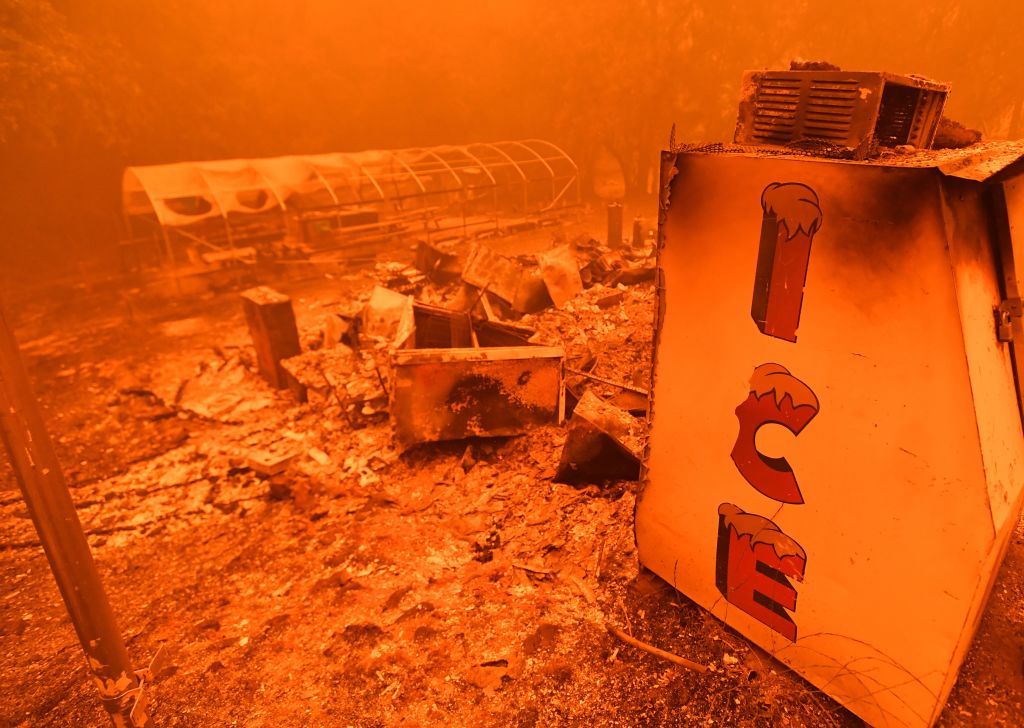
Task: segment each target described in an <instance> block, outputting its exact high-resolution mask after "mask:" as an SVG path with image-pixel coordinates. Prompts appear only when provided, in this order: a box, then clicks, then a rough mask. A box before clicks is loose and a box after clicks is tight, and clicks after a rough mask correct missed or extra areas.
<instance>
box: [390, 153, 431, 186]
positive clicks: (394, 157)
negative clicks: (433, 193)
mask: <svg viewBox="0 0 1024 728" xmlns="http://www.w3.org/2000/svg"><path fill="white" fill-rule="evenodd" d="M398 151H404V150H401V149H400V150H398ZM387 154H388V156H389V157H391V158H392V159H394V160H395V161H396V162H398V163H399V164H400V165H402V166H403V167H405V171H406V172H408V173H409V174H411V175H412V178H413V179H414V180H416V184H417V185H418V186H419V188H420V192H422V193H423V194H427V187H426V185H424V184H423V180H421V179H420V176H419V175H418V174H416V172H415V171H414V170H413V168H412V167H410V166H409V165H408V164H406V163H405V162H404V161H403V160H402V158H401V157H399V156H398V154H396V153H395V152H393V151H391V150H388V151H387Z"/></svg>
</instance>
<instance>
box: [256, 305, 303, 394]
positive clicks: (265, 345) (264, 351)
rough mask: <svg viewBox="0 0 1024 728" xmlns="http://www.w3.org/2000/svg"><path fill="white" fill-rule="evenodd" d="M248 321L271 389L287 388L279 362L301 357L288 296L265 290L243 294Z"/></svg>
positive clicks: (257, 358) (258, 358) (261, 372)
mask: <svg viewBox="0 0 1024 728" xmlns="http://www.w3.org/2000/svg"><path fill="white" fill-rule="evenodd" d="M242 304H243V307H244V309H245V320H246V322H247V323H248V324H249V333H250V334H251V335H252V343H253V346H254V347H255V348H256V361H257V363H258V365H259V369H260V374H262V375H263V378H264V379H266V380H267V381H268V382H269V383H270V384H271V385H272V386H274V387H277V388H278V389H283V388H284V387H285V384H286V383H285V376H284V371H283V370H282V369H281V366H280V362H281V360H282V359H287V358H288V357H290V356H295V355H296V354H298V353H299V351H300V349H299V332H298V329H297V328H296V326H295V313H294V312H293V311H292V301H291V299H290V298H289V297H288V296H285V295H284V294H282V293H278V292H277V291H275V290H273V289H272V288H267V287H265V286H263V287H259V288H250V289H249V290H247V291H244V292H243V293H242Z"/></svg>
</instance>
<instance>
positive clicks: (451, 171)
mask: <svg viewBox="0 0 1024 728" xmlns="http://www.w3.org/2000/svg"><path fill="white" fill-rule="evenodd" d="M406 151H410V152H413V151H415V152H422V153H424V154H429V155H430V156H431V157H433V158H434V159H436V160H437V161H438V162H440V163H441V164H442V165H443V166H444V168H445V169H447V170H448V173H449V174H451V176H452V177H454V178H455V181H456V182H457V183H458V184H459V188H460V189H462V188H465V186H466V184H465V183H464V182H463V181H462V177H460V176H459V174H458V172H456V171H455V169H454V168H453V167H452V166H451V165H450V164H448V162H446V161H444V159H442V158H441V157H440V156H439V155H438V154H437V152H434V151H431V150H430V149H423V148H420V147H417V148H416V149H409V150H406ZM448 191H449V190H445V192H448Z"/></svg>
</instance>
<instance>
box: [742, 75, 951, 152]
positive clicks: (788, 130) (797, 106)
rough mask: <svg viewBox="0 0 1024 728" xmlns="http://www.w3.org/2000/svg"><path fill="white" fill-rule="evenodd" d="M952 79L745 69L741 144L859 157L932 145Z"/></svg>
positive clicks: (926, 147)
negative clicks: (882, 150)
mask: <svg viewBox="0 0 1024 728" xmlns="http://www.w3.org/2000/svg"><path fill="white" fill-rule="evenodd" d="M948 95H949V86H948V85H947V84H944V83H940V82H937V81H930V80H928V79H926V78H922V77H920V76H898V75H895V74H891V73H874V72H848V71H807V70H801V71H748V72H747V73H745V74H744V76H743V90H742V98H741V101H740V112H739V119H738V121H737V124H736V137H735V139H736V142H737V143H738V144H756V145H765V144H772V145H783V146H788V147H798V148H799V147H802V146H804V147H807V148H812V149H815V150H821V149H822V148H826V149H834V150H835V151H837V152H838V153H839V154H838V156H845V157H852V158H854V159H864V158H865V157H867V156H869V155H870V154H871V152H872V151H873V150H874V149H875V148H876V147H879V146H880V147H898V146H902V145H909V146H912V147H916V148H918V149H929V148H930V147H931V145H932V141H933V140H934V138H935V130H936V128H937V127H938V124H939V119H940V118H941V117H942V108H943V106H944V105H945V103H946V97H947V96H948Z"/></svg>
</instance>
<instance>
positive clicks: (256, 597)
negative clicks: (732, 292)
mask: <svg viewBox="0 0 1024 728" xmlns="http://www.w3.org/2000/svg"><path fill="white" fill-rule="evenodd" d="M579 232H580V231H578V230H571V231H567V233H566V234H570V233H571V234H578V233H579ZM496 245H498V244H497V243H496ZM501 245H502V246H504V252H507V253H510V254H511V253H522V252H531V251H535V250H540V249H543V248H545V247H547V246H548V245H550V235H548V234H544V235H535V236H533V237H529V236H526V237H520V238H514V239H509V240H506V241H502V242H501ZM411 255H412V254H411V252H410V251H409V250H408V249H405V248H402V249H399V250H397V251H395V252H394V253H393V254H391V255H389V256H388V257H389V259H391V260H393V261H395V263H396V264H394V265H377V266H372V265H371V266H368V267H365V268H362V269H358V270H338V271H334V272H330V273H328V274H326V275H325V274H323V273H319V274H317V275H315V276H312V277H306V278H304V279H300V278H296V277H292V278H289V279H285V280H278V281H274V280H271V281H263V282H265V283H268V284H271V285H273V286H274V287H275V288H277V289H278V290H281V291H282V292H284V293H287V294H288V295H290V296H291V297H292V300H293V302H294V306H295V311H296V316H297V319H298V327H299V332H300V336H301V340H302V342H303V345H304V348H306V349H307V350H309V349H312V350H314V351H316V350H318V349H319V347H322V344H323V331H324V328H325V322H326V320H327V318H329V317H330V316H331V315H333V314H334V313H335V312H337V311H342V310H351V309H352V307H353V306H358V305H359V304H361V303H362V302H365V301H366V300H367V298H368V297H369V294H370V291H371V290H372V289H373V287H374V286H375V285H378V284H381V283H384V284H387V285H395V281H396V278H397V279H402V276H403V275H404V274H403V273H402V271H405V270H406V268H405V266H407V264H408V263H409V262H410V261H411ZM379 262H381V263H383V262H385V261H384V260H383V259H382V260H381V261H379ZM399 282H401V281H399ZM405 283H407V284H409V285H411V286H413V287H416V288H418V291H417V295H418V297H419V298H422V299H424V300H428V301H430V302H432V303H442V304H443V303H447V302H449V301H450V300H452V297H453V295H454V292H453V290H452V289H445V288H444V287H439V286H434V285H431V284H429V283H426V284H425V285H426V288H423V287H420V283H422V282H418V281H415V280H413V281H409V280H408V278H406V279H405ZM616 292H621V298H619V297H618V295H617V293H616ZM72 293H73V294H74V295H73V296H72V297H70V298H68V297H63V298H57V297H50V298H37V299H36V300H34V301H32V302H30V303H23V304H21V305H19V306H18V307H17V309H16V313H17V318H16V322H17V324H18V335H19V338H20V340H21V342H22V347H23V351H24V354H25V357H26V360H27V363H28V365H29V368H30V374H31V375H32V377H33V380H34V383H35V386H36V392H37V395H38V397H39V399H40V401H41V403H42V404H43V406H44V408H45V414H46V418H47V422H48V425H49V428H50V432H51V435H52V437H53V438H54V440H55V442H56V445H57V448H58V454H59V456H60V459H61V461H62V463H63V464H64V466H65V470H66V474H67V478H68V481H69V484H70V486H71V488H72V494H73V497H74V499H75V501H76V504H77V507H78V512H79V516H80V518H81V521H82V524H83V527H84V528H85V529H86V531H87V533H88V534H89V541H90V544H91V546H92V547H93V549H94V553H95V556H96V558H97V561H98V564H99V567H100V570H101V573H102V575H103V577H104V580H105V584H106V586H107V590H108V592H109V595H110V599H111V601H112V603H113V606H114V609H115V612H116V613H117V614H118V615H119V619H120V622H121V627H122V630H123V632H124V633H125V635H126V638H127V641H128V645H129V649H130V651H131V653H132V656H133V658H134V659H135V660H136V661H137V663H139V665H140V666H142V665H144V664H145V663H146V662H147V661H148V660H149V658H150V657H151V656H152V655H153V654H155V653H156V652H157V650H158V648H160V647H163V648H164V651H165V654H166V657H167V662H166V667H164V668H163V669H162V671H161V674H160V675H159V679H158V680H157V681H156V683H155V685H154V686H153V687H152V693H151V700H152V704H153V714H154V717H155V718H156V724H157V725H163V726H207V725H246V726H336V725H337V726H347V725H355V726H391V725H399V726H403V725H405V726H421V725H457V726H461V725H467V726H468V725H500V726H534V725H536V726H547V725H578V724H583V723H587V724H591V725H694V724H701V725H728V726H732V725H764V726H769V725H771V726H775V725H793V726H804V725H824V726H829V725H831V726H848V725H859V724H860V722H859V721H858V720H857V719H856V718H854V717H853V716H852V715H851V714H849V713H848V712H846V711H845V710H844V709H842V708H841V707H839V706H838V705H836V704H835V703H834V702H833V701H831V700H830V699H829V698H828V697H827V696H825V695H824V694H822V693H821V692H819V691H817V690H816V689H814V688H813V687H812V686H810V685H809V684H807V683H806V682H804V681H803V680H801V679H800V678H798V677H797V676H795V675H794V674H793V673H791V672H790V671H788V670H787V669H786V668H784V667H783V666H781V665H780V664H778V663H776V662H774V661H773V660H772V659H771V658H769V657H768V656H767V655H766V654H765V653H763V652H762V651H760V650H759V649H758V648H756V647H753V646H752V645H750V644H749V643H748V642H747V641H746V640H744V639H743V638H742V637H740V636H739V635H737V634H736V633H734V632H732V631H731V630H729V629H728V628H725V627H724V626H723V625H722V624H720V623H719V622H718V621H716V620H715V619H713V618H711V617H709V616H707V615H706V614H705V613H704V612H703V611H702V610H701V609H699V608H698V607H697V606H695V605H694V604H692V603H691V602H690V601H689V600H687V599H686V598H685V596H683V595H682V594H678V593H675V592H674V591H673V589H672V588H671V587H670V586H668V585H667V584H665V583H664V582H662V581H661V580H660V579H658V578H657V577H654V576H653V575H651V574H650V573H648V572H645V571H643V570H641V569H640V567H639V565H638V563H637V560H636V554H635V550H634V541H633V530H632V528H633V526H632V516H633V508H634V499H635V494H636V489H637V484H636V483H633V482H617V483H610V484H604V485H601V486H598V485H578V486H573V485H566V484H561V483H556V482H554V480H553V478H554V475H555V472H556V469H557V467H558V463H559V457H560V454H561V450H562V445H563V443H564V441H565V438H566V429H565V427H563V426H550V427H540V428H536V429H533V430H531V431H529V432H528V433H527V434H524V435H521V436H516V437H505V438H486V439H484V438H478V439H472V440H462V441H457V442H449V443H428V444H423V445H419V446H416V447H413V448H411V449H409V450H407V451H405V452H403V453H400V452H399V451H398V450H397V449H396V448H395V446H394V443H393V439H392V433H391V426H390V424H389V422H388V419H387V413H386V410H383V411H382V410H380V409H377V408H374V407H370V406H368V407H365V408H363V407H360V408H357V409H358V411H356V412H354V413H353V412H352V411H349V410H346V408H345V406H344V405H343V404H341V403H338V402H334V403H332V402H329V401H326V402H325V401H320V400H316V401H312V400H311V401H310V402H308V403H305V404H301V403H298V402H297V401H296V400H295V398H294V397H293V396H292V395H291V394H290V393H289V391H288V390H275V389H272V388H271V387H269V386H268V385H267V384H266V383H265V382H264V381H263V379H261V378H260V376H259V375H258V373H257V371H256V365H255V356H254V353H253V351H252V347H251V340H250V336H249V332H248V330H247V328H246V324H245V320H244V318H243V316H242V309H241V306H240V302H239V299H238V290H232V291H225V292H222V293H218V294H207V295H203V296H198V297H186V298H177V299H172V300H170V301H169V302H168V301H162V302H160V301H157V300H155V299H150V298H147V297H144V296H140V297H131V296H126V295H124V294H117V295H112V294H109V293H104V292H103V291H98V290H97V291H90V290H89V288H88V287H79V288H76V289H75V290H74V291H72ZM612 294H615V295H612ZM610 296H611V297H610ZM609 301H611V303H609ZM599 303H600V305H599ZM654 311H655V297H654V288H653V284H652V283H651V282H641V283H637V284H635V285H628V286H627V285H622V286H617V287H606V286H604V285H600V284H598V285H594V286H593V287H591V288H589V289H587V290H586V291H584V292H583V293H581V294H580V295H579V296H577V297H576V298H575V299H573V300H572V301H571V302H570V303H568V304H566V305H565V306H564V307H563V308H561V309H556V308H548V309H546V310H544V311H542V312H540V313H537V314H533V315H530V316H527V317H525V318H524V319H523V320H522V321H521V322H520V323H522V324H525V325H528V326H530V327H531V328H533V329H535V330H536V331H537V340H538V341H539V342H541V343H546V344H554V345H561V346H564V347H565V348H566V352H567V355H568V356H569V358H570V360H571V361H582V360H584V359H588V360H589V359H593V360H594V362H593V363H592V366H593V368H592V370H591V373H592V374H594V375H595V376H599V377H601V378H605V379H609V380H613V381H618V382H624V383H628V384H631V385H633V386H637V385H639V386H640V387H643V386H646V382H647V370H648V368H649V366H650V358H651V341H652V334H653V319H654ZM588 365H589V364H588ZM577 383H580V382H579V380H577ZM589 387H590V388H591V389H592V391H595V392H596V393H598V394H600V395H606V396H607V395H610V394H613V393H615V388H614V387H611V386H610V385H607V384H601V383H599V382H591V383H590V385H589ZM356 388H357V389H358V387H356ZM268 458H269V459H271V460H275V461H278V462H279V461H282V460H285V461H286V464H285V465H284V466H283V470H282V471H281V472H280V473H277V474H268V473H267V472H263V471H262V470H261V467H260V465H259V462H261V461H264V460H267V459H268ZM2 474H3V480H2V483H0V485H2V488H3V490H2V491H0V550H2V552H3V562H2V565H0V574H2V583H3V584H4V592H3V595H2V598H0V675H2V678H3V681H4V684H5V686H6V687H5V689H4V691H3V694H2V697H0V725H11V726H68V725H81V726H86V725H104V724H105V721H106V718H105V717H104V716H103V714H102V712H101V710H100V708H99V701H98V699H97V695H96V693H95V690H94V688H93V687H92V686H91V684H90V683H89V682H88V680H87V676H86V670H85V664H84V660H83V659H82V654H81V649H80V647H79V645H78V643H77V641H76V638H75V635H74V632H73V630H72V628H71V625H70V624H69V622H68V620H67V617H66V613H65V611H64V607H63V604H62V602H61V600H60V596H59V594H58V592H57V589H56V588H55V585H54V582H53V579H52V577H51V575H50V572H49V568H48V565H47V563H46V560H45V558H44V557H43V554H42V551H41V549H40V547H39V545H38V543H37V541H36V536H35V532H34V530H33V528H32V524H31V521H30V520H29V518H28V514H27V512H26V510H25V507H24V504H23V502H22V500H21V498H20V495H19V494H18V491H17V488H16V484H15V481H14V478H13V475H12V474H11V473H10V471H9V470H8V469H6V468H5V469H4V470H3V471H2ZM1022 574H1024V534H1022V532H1021V531H1020V530H1018V532H1017V534H1016V537H1015V539H1014V541H1013V542H1012V543H1011V545H1010V551H1009V555H1008V558H1007V561H1006V563H1005V564H1004V567H1003V569H1002V571H1001V573H1000V576H999V580H998V582H997V584H996V587H995V590H994V592H993V597H992V601H991V602H990V605H989V608H988V610H987V613H986V616H985V619H984V621H983V623H982V626H981V630H980V633H979V637H978V638H977V640H976V642H975V645H974V647H973V649H972V651H971V653H970V655H969V656H968V660H967V663H966V665H965V668H964V671H963V673H962V676H961V679H960V682H959V683H958V685H957V687H956V689H955V691H954V694H953V697H952V699H951V702H950V704H949V705H948V707H947V709H946V712H945V714H944V716H943V719H942V723H943V724H945V725H1014V724H1015V723H1016V721H1017V720H1018V719H1019V716H1020V715H1021V711H1022V704H1024V654H1021V647H1020V645H1021V636H1022V635H1024V613H1022V607H1021V605H1022V604H1024V587H1022V582H1024V576H1022ZM609 624H611V625H614V626H617V627H619V628H621V629H623V630H625V631H626V632H628V633H630V634H632V635H633V636H635V637H636V638H638V639H640V640H642V641H644V642H647V643H650V644H652V645H656V646H657V647H660V648H661V649H664V650H667V651H669V652H672V653H674V654H676V655H679V656H682V657H685V658H688V659H690V660H694V661H696V662H698V663H701V664H704V665H707V666H708V668H709V669H708V671H707V672H705V673H699V672H694V671H689V670H686V669H684V668H682V667H679V666H677V665H674V664H672V663H670V662H667V661H665V660H663V659H660V658H658V657H656V656H653V655H651V654H647V653H645V652H642V651H640V650H638V649H636V648H634V647H632V646H630V645H627V644H625V643H623V642H622V641H621V640H619V639H617V638H616V637H615V636H613V635H611V634H609V632H608V631H607V628H606V626H607V625H609ZM1014 651H1016V652H1014Z"/></svg>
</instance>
